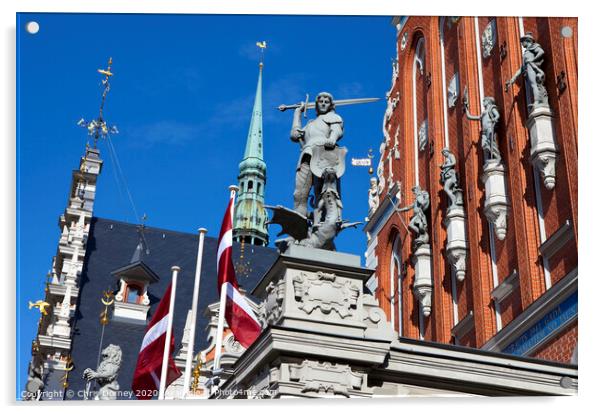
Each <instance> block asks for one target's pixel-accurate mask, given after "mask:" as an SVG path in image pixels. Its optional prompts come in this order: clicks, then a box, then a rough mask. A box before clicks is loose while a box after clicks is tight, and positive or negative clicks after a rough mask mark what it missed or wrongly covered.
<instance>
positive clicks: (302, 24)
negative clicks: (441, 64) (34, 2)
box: [17, 14, 395, 390]
mask: <svg viewBox="0 0 602 414" xmlns="http://www.w3.org/2000/svg"><path fill="white" fill-rule="evenodd" d="M31 20H35V21H37V22H38V23H39V25H40V31H39V32H38V33H37V34H35V35H30V34H28V33H27V32H26V31H25V30H24V26H25V23H26V22H28V21H31ZM258 40H266V41H267V42H268V49H267V50H266V55H265V69H264V79H263V97H264V101H263V104H264V111H263V114H264V118H263V122H264V150H265V154H264V156H265V160H266V163H267V176H268V178H267V184H266V203H267V204H272V205H274V204H283V205H287V206H291V207H292V192H293V185H294V184H293V183H294V173H295V163H296V161H297V157H298V146H297V145H295V144H294V143H292V142H290V140H289V139H288V133H289V130H290V126H291V121H292V113H290V112H286V113H280V112H279V111H277V110H276V109H275V108H276V107H277V106H278V105H279V104H282V103H287V104H289V103H295V102H298V101H300V100H303V99H305V93H309V94H310V97H311V99H313V97H315V95H316V94H317V93H318V92H320V91H322V90H326V91H329V92H332V93H333V94H334V96H335V99H337V98H339V99H342V98H358V97H384V94H385V92H386V91H387V90H388V89H389V87H390V82H391V59H392V58H394V57H395V29H394V27H392V26H391V25H390V18H389V17H369V16H361V17H336V16H225V15H127V14H114V15H104V14H20V15H18V16H17V81H18V85H17V94H18V97H17V103H18V106H17V214H18V250H17V255H18V257H17V278H18V279H17V289H18V291H17V353H18V355H17V387H18V390H21V389H22V388H23V381H24V379H26V366H27V363H28V361H29V355H30V345H31V340H32V339H33V338H34V335H35V330H36V326H37V319H38V315H39V314H38V312H37V311H36V310H32V311H30V310H28V309H27V301H28V300H33V301H35V300H37V299H40V298H42V297H43V289H44V282H45V275H46V273H47V272H48V270H49V269H50V267H51V262H52V256H53V255H54V254H55V253H56V248H57V242H58V239H59V236H60V234H59V228H58V225H57V222H58V217H59V215H60V214H61V213H62V212H63V210H64V208H65V204H66V201H67V196H68V191H69V183H70V179H71V170H73V169H74V168H77V166H78V162H79V157H80V156H81V155H82V153H83V150H84V147H85V142H86V133H85V131H84V130H83V129H82V128H80V127H78V126H77V125H76V123H77V121H78V120H79V119H80V118H82V117H84V118H86V119H91V118H93V117H95V116H97V114H98V105H99V100H100V79H101V77H100V75H99V74H98V73H97V72H96V69H97V68H104V67H106V63H107V60H108V57H109V56H112V57H113V72H114V74H115V76H114V77H113V78H112V90H111V92H110V93H109V97H108V100H107V103H106V106H105V118H106V119H107V120H108V122H109V123H110V124H116V125H117V126H118V127H119V131H120V133H119V134H118V135H115V136H113V138H112V139H113V144H114V146H115V148H116V151H117V154H118V156H119V159H120V162H121V166H122V168H123V170H124V173H125V176H126V178H127V181H128V184H129V188H130V190H131V193H132V197H133V199H134V202H135V205H136V207H137V209H138V212H139V214H140V215H142V214H143V213H146V214H147V215H148V221H147V224H148V225H149V226H153V227H161V228H166V229H171V230H178V231H185V232H191V233H195V232H196V229H197V228H199V227H206V228H208V229H209V235H210V236H216V235H217V233H218V231H219V225H220V222H221V218H222V215H223V212H224V208H225V206H226V203H227V197H228V190H227V187H228V185H230V184H234V183H236V176H237V174H238V163H239V162H240V160H241V157H242V155H243V152H244V146H245V141H246V137H247V131H248V127H249V121H250V115H251V110H252V105H253V97H254V93H255V86H256V82H257V71H258V66H257V64H258V58H259V53H258V50H257V47H256V46H255V42H256V41H258ZM385 107H386V103H385V101H384V99H383V100H382V101H380V102H377V103H373V104H367V105H356V106H347V107H341V108H339V110H338V113H339V114H340V115H341V116H342V117H343V119H344V121H345V135H344V137H343V139H342V141H340V144H341V145H345V146H347V148H348V149H349V153H348V165H347V171H346V173H345V176H344V177H343V181H342V197H343V203H344V214H343V215H344V218H346V219H350V220H352V221H356V220H357V221H361V220H363V219H364V217H365V216H366V213H367V209H368V203H367V191H368V186H369V176H368V172H367V169H366V168H356V167H351V166H350V158H351V157H364V156H365V155H366V153H367V151H368V149H369V148H373V149H374V152H375V154H376V155H378V147H379V145H380V141H381V139H382V136H381V135H382V132H381V126H382V117H383V113H384V110H385ZM100 149H101V156H102V157H103V159H104V160H105V165H104V170H103V172H102V174H101V177H100V179H99V183H98V189H97V200H96V204H95V211H94V214H95V215H96V216H98V217H104V218H111V219H115V220H123V221H129V222H134V221H135V218H134V215H133V213H132V211H131V208H130V207H129V204H128V202H127V200H126V198H125V196H124V195H123V194H121V193H120V190H119V187H118V185H117V183H116V180H115V178H114V170H115V169H114V165H112V163H111V159H110V157H109V155H108V149H107V147H106V144H104V143H101V144H100ZM375 160H377V158H375ZM276 227H278V226H276ZM277 231H278V228H272V229H270V238H271V240H274V239H275V235H276V233H277ZM365 245H366V237H365V235H364V234H363V233H362V232H361V230H359V229H358V230H347V231H346V232H344V233H342V234H341V236H340V237H339V238H338V239H337V248H338V250H340V251H345V252H350V253H354V254H358V255H363V252H364V248H365Z"/></svg>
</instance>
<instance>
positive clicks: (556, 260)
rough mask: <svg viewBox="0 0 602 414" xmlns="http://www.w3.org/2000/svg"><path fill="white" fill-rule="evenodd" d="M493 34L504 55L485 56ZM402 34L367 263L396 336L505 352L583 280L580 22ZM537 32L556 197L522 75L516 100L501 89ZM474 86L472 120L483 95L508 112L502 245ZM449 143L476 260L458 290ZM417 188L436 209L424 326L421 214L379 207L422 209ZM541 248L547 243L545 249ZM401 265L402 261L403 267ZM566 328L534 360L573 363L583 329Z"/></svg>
mask: <svg viewBox="0 0 602 414" xmlns="http://www.w3.org/2000/svg"><path fill="white" fill-rule="evenodd" d="M488 25H489V27H490V28H492V30H491V31H492V33H493V47H492V48H491V50H489V49H488V50H487V52H488V53H487V54H485V55H484V47H485V46H486V44H485V43H484V42H483V41H482V36H483V32H484V31H485V30H486V28H487V27H488ZM397 28H398V33H397V53H398V61H397V76H396V77H395V76H394V81H393V84H392V87H391V91H390V94H389V96H390V97H391V98H395V97H396V98H398V99H399V101H398V102H397V104H396V105H395V108H394V110H393V113H392V116H391V117H390V120H389V121H388V123H387V124H386V129H387V131H389V137H388V140H387V137H385V140H384V141H383V142H384V144H383V145H382V146H381V165H380V168H379V172H380V176H379V182H380V188H381V193H380V200H379V203H380V204H381V208H379V210H377V212H376V213H374V214H372V216H371V218H370V220H371V222H369V224H368V227H367V232H368V233H369V238H370V239H371V240H372V245H373V246H376V247H374V248H372V251H370V247H369V251H368V253H367V256H370V255H372V256H374V257H375V263H377V264H376V274H377V275H378V282H377V288H376V294H377V297H378V299H379V302H380V303H381V306H382V307H383V308H384V309H385V312H386V313H387V315H388V316H389V318H392V320H393V321H394V322H395V323H394V325H395V328H396V329H397V330H398V331H399V330H400V325H401V326H402V327H401V332H400V334H401V335H402V336H405V337H410V338H423V339H425V340H429V341H436V342H443V343H456V344H459V345H465V346H472V347H479V348H481V347H484V348H485V349H487V347H488V346H489V344H490V343H492V342H491V341H492V338H493V341H494V342H495V338H498V337H499V338H501V337H502V336H504V335H505V334H506V331H504V328H505V327H508V329H515V328H514V327H513V325H511V322H512V321H513V320H515V319H516V318H518V317H519V316H520V315H522V314H523V313H525V315H524V316H526V315H527V314H528V313H529V312H531V311H532V310H533V309H535V308H538V309H539V308H540V307H541V309H544V310H545V303H547V302H550V303H552V302H554V300H555V299H554V295H555V293H554V292H555V289H553V287H554V286H555V285H556V284H558V283H561V281H562V280H563V278H565V276H567V274H569V273H571V272H572V274H575V275H576V269H577V20H576V19H574V18H517V17H496V18H493V17H479V18H474V17H461V18H453V17H451V18H450V17H448V18H440V17H428V16H421V17H409V18H407V20H406V19H401V23H399V24H398V25H397ZM526 32H532V33H533V36H534V38H535V41H536V42H537V43H539V44H540V45H541V46H542V48H543V49H544V51H545V63H544V66H543V69H544V72H545V76H546V80H545V86H546V89H547V91H548V96H549V105H550V109H551V111H552V113H553V128H554V133H555V143H556V149H557V156H556V184H555V187H554V188H553V189H551V190H549V189H547V188H546V187H545V186H544V185H543V181H542V178H541V176H540V173H539V171H538V170H537V169H536V168H535V167H534V166H533V164H532V162H531V157H530V138H529V129H528V125H527V121H528V116H529V112H528V111H529V110H528V106H527V97H526V93H527V92H526V86H525V84H524V82H523V81H522V77H521V78H519V81H517V82H516V83H515V84H514V85H513V86H510V88H509V89H508V91H505V89H504V83H505V81H506V80H508V79H510V78H511V77H512V75H513V74H514V72H516V70H517V69H518V68H519V67H520V66H521V63H522V49H521V45H520V37H521V35H522V34H524V33H526ZM454 75H455V76H456V77H457V78H458V83H457V85H458V87H457V89H456V102H455V106H453V107H451V108H450V107H448V106H449V101H448V100H447V97H448V87H449V85H450V84H451V83H452V82H451V80H452V79H453V77H454ZM465 88H466V90H467V91H468V98H469V106H470V111H471V112H472V113H473V114H474V113H480V108H481V99H482V98H483V97H484V96H491V97H493V98H494V99H495V102H496V105H497V107H498V110H499V112H500V116H501V118H500V121H499V123H498V129H497V140H498V144H499V148H500V152H501V157H502V160H503V163H504V165H505V182H506V195H507V201H508V216H507V233H506V237H505V238H504V239H503V240H499V239H498V238H497V237H496V236H495V235H494V233H493V232H492V231H491V230H490V225H489V223H488V221H487V218H486V217H485V214H484V208H483V205H484V200H485V188H484V185H483V183H482V181H481V175H482V174H483V164H484V160H483V153H482V150H481V146H480V135H479V130H480V128H479V122H475V121H469V120H468V119H467V118H466V117H465V116H464V113H463V110H462V109H463V104H462V99H463V91H464V89H465ZM423 123H424V124H425V125H427V128H426V130H427V131H428V133H427V137H428V142H427V143H426V145H425V148H424V149H422V150H421V149H419V148H416V144H415V143H416V142H417V138H416V136H417V133H418V129H419V128H420V127H421V125H422V124H423ZM446 146H448V147H449V149H450V150H451V151H452V153H453V154H454V155H455V156H456V158H457V166H456V171H457V173H458V176H459V178H460V185H461V187H462V189H463V195H464V211H465V214H466V220H465V224H466V226H465V230H466V239H467V245H468V249H467V250H468V252H467V257H466V276H465V279H464V280H463V281H461V282H459V281H456V280H455V279H454V278H455V277H454V273H453V272H452V267H451V265H450V263H449V261H448V259H447V258H446V237H447V230H446V224H445V216H446V210H447V206H448V198H447V196H446V194H445V192H444V191H443V187H442V184H441V183H440V181H439V180H440V168H439V165H441V164H442V162H443V157H442V155H441V150H442V149H443V148H444V147H446ZM416 168H417V170H416ZM416 178H417V180H416ZM417 182H418V183H419V185H420V187H421V188H422V189H424V190H426V191H428V193H429V195H430V200H431V205H430V208H429V210H428V212H427V218H428V222H429V223H428V224H429V235H430V247H431V252H432V256H431V274H432V284H433V286H432V295H431V300H432V311H431V314H430V315H429V316H426V317H422V316H420V313H421V312H420V307H419V304H418V301H417V299H416V296H415V294H414V292H413V290H412V287H413V282H414V278H415V269H414V265H413V263H412V240H413V238H414V236H413V234H411V233H410V232H408V230H407V225H408V223H409V220H410V217H411V214H412V213H411V211H410V212H404V213H399V214H397V213H394V212H389V213H388V214H387V213H385V211H386V209H384V207H383V206H382V204H384V203H389V198H388V197H389V196H391V194H392V192H396V194H397V196H398V197H399V198H400V199H399V202H398V204H397V207H403V206H406V205H408V204H411V203H412V202H413V199H414V198H413V194H412V191H411V190H412V187H413V186H414V185H415V184H416V183H417ZM394 190H396V191H394ZM400 218H401V219H400ZM377 222H378V223H379V224H378V225H377V224H376V223H377ZM370 231H373V233H372V234H370ZM375 238H376V239H377V240H374V239H375ZM396 240H397V242H396ZM543 241H547V244H546V245H545V246H542V244H544V243H543ZM395 243H397V245H396V246H395V248H396V249H397V251H396V252H394V251H393V249H394V245H395ZM551 244H555V247H554V248H553V249H551V250H550V249H548V247H546V246H550V245H551ZM546 249H548V250H546ZM544 251H545V252H549V253H545V254H544V253H543V252H544ZM394 254H395V255H396V257H399V262H400V263H399V264H398V263H397V262H396V261H395V260H392V256H393V255H394ZM510 277H512V279H508V281H507V283H506V284H507V285H508V286H512V287H511V288H510V289H509V291H508V292H507V293H506V294H505V295H504V296H503V298H501V299H498V300H496V299H494V297H493V296H492V292H493V291H494V289H495V287H496V286H499V285H500V284H504V281H505V280H506V278H510ZM575 277H576V276H575ZM496 279H497V280H496ZM399 283H401V289H399V286H398V284H399ZM575 286H576V283H575ZM498 290H499V289H498ZM538 298H541V299H540V300H539V301H537V300H538ZM556 299H558V298H556ZM536 301H537V302H536ZM558 301H559V300H556V302H558ZM556 302H554V303H556ZM532 304H534V306H532V307H531V308H530V305H532ZM542 304H543V305H542ZM542 306H543V307H542ZM400 308H401V321H399V315H400ZM542 312H543V311H542ZM571 320H573V319H571ZM535 322H536V321H535V320H534V322H533V323H535ZM461 326H462V327H463V328H462V329H460V327H461ZM564 326H565V325H562V326H561V327H560V328H559V329H558V330H557V331H558V332H557V331H554V332H553V333H552V338H551V339H550V337H548V338H547V339H546V340H545V341H544V342H545V344H544V345H541V346H539V345H538V348H536V349H534V350H530V351H529V356H535V357H539V358H546V359H552V360H556V361H562V362H569V360H570V357H571V355H572V353H573V349H574V348H575V346H576V343H577V322H576V320H575V321H574V322H571V325H570V327H569V328H566V327H564ZM521 329H522V328H521ZM518 334H519V333H518V331H517V335H518ZM508 337H509V338H510V337H511V335H510V336H508ZM508 340H510V339H508ZM492 349H493V348H492Z"/></svg>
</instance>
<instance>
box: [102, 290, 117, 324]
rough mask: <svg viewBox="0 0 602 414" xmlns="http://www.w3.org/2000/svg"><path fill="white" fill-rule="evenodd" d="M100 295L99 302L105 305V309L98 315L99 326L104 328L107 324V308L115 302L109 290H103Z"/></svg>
mask: <svg viewBox="0 0 602 414" xmlns="http://www.w3.org/2000/svg"><path fill="white" fill-rule="evenodd" d="M102 295H103V297H102V298H101V299H100V301H101V302H102V304H103V305H105V309H104V310H103V311H102V312H101V313H100V324H101V325H102V326H103V327H104V326H105V325H107V324H108V323H109V306H111V305H112V304H113V303H114V302H115V298H114V295H113V292H111V291H110V290H105V291H104V292H102Z"/></svg>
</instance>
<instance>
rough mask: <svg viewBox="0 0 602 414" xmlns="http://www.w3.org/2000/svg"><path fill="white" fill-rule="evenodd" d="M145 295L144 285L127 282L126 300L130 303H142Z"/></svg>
mask: <svg viewBox="0 0 602 414" xmlns="http://www.w3.org/2000/svg"><path fill="white" fill-rule="evenodd" d="M142 295H143V290H142V287H140V286H139V285H137V284H135V283H128V284H126V292H125V298H124V300H125V301H126V302H128V303H140V301H141V299H142Z"/></svg>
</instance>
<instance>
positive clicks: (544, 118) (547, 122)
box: [527, 106, 558, 190]
mask: <svg viewBox="0 0 602 414" xmlns="http://www.w3.org/2000/svg"><path fill="white" fill-rule="evenodd" d="M527 126H528V128H529V137H530V141H531V164H533V167H534V168H536V169H537V170H538V171H539V173H540V175H541V178H542V180H543V184H544V186H545V187H546V188H547V189H548V190H552V189H554V187H555V186H556V154H557V153H558V149H557V148H556V144H555V140H554V126H553V124H552V111H551V110H550V108H549V107H548V106H536V107H534V108H533V111H532V112H531V113H530V114H529V119H528V121H527Z"/></svg>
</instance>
